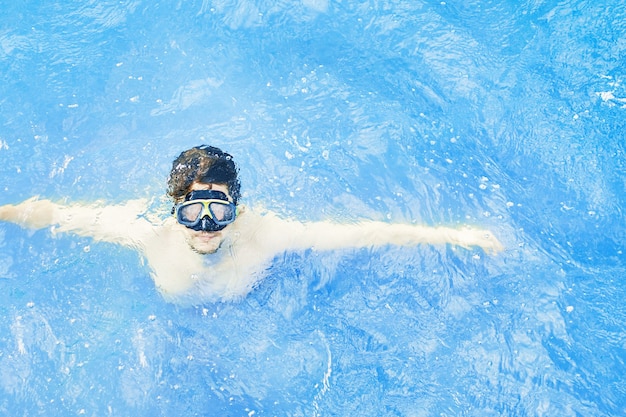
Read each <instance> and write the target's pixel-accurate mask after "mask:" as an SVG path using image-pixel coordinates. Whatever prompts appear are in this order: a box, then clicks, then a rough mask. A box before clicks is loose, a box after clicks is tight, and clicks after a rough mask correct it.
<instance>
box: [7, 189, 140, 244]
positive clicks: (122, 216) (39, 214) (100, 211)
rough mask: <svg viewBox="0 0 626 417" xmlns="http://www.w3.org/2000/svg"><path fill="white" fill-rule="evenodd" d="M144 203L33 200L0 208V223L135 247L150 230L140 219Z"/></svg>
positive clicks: (34, 198) (132, 201) (134, 201)
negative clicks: (51, 230)
mask: <svg viewBox="0 0 626 417" xmlns="http://www.w3.org/2000/svg"><path fill="white" fill-rule="evenodd" d="M146 204H147V202H146V201H145V200H131V201H128V202H126V203H124V204H120V205H104V204H102V203H96V204H71V205H64V204H58V203H54V202H52V201H50V200H45V199H43V200H39V199H38V198H36V197H33V198H30V199H28V200H26V201H23V202H22V203H19V204H16V205H11V204H8V205H5V206H0V220H3V221H7V222H11V223H15V224H18V225H20V226H22V227H26V228H30V229H42V228H45V227H53V230H54V231H55V232H69V233H74V234H76V235H79V236H86V237H91V238H93V239H95V240H101V241H106V242H112V243H118V244H121V245H125V246H136V245H137V242H138V241H140V240H141V239H142V237H143V236H145V235H146V234H147V233H150V230H151V224H150V223H149V222H148V221H147V220H146V219H144V218H143V217H141V214H142V213H143V212H144V211H145V207H146Z"/></svg>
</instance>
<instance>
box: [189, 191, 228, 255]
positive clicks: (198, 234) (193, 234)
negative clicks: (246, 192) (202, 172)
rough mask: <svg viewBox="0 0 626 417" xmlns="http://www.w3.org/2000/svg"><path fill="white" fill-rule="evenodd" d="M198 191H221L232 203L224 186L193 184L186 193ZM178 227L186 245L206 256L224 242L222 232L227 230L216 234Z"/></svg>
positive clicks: (223, 230)
mask: <svg viewBox="0 0 626 417" xmlns="http://www.w3.org/2000/svg"><path fill="white" fill-rule="evenodd" d="M198 190H216V191H221V192H223V193H224V194H226V196H227V197H228V199H229V200H230V201H232V198H231V196H230V194H229V193H228V187H227V186H226V185H225V184H205V183H200V182H194V183H193V184H192V185H191V187H190V188H189V190H188V192H191V191H198ZM180 226H181V227H183V228H184V229H185V233H186V235H187V236H186V237H187V243H188V244H189V246H190V247H191V249H193V250H194V251H195V252H197V253H199V254H201V255H206V254H210V253H214V252H215V251H217V250H218V249H219V247H220V245H221V244H222V242H223V241H224V238H225V237H226V236H225V233H224V232H225V231H226V229H227V228H228V226H226V229H222V230H220V231H217V232H205V231H203V230H193V229H189V228H187V227H185V226H183V225H180Z"/></svg>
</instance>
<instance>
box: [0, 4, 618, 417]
mask: <svg viewBox="0 0 626 417" xmlns="http://www.w3.org/2000/svg"><path fill="white" fill-rule="evenodd" d="M625 57H626V3H625V2H624V1H621V0H619V1H618V0H612V1H611V0H593V1H591V0H558V1H556V0H520V1H512V0H491V1H487V0H446V1H432V0H412V1H401V0H398V1H386V0H369V1H366V0H362V1H357V0H355V1H352V0H348V1H346V0H299V1H296V0H294V1H286V0H274V1H265V0H202V1H201V0H188V1H179V0H151V1H148V0H98V1H96V0H68V1H59V2H54V1H42V0H11V1H9V0H0V76H1V79H2V82H1V83H0V161H1V164H0V190H2V193H1V194H0V204H9V203H17V202H20V201H22V200H24V199H27V198H29V197H31V196H34V195H39V196H42V197H45V198H50V199H52V200H54V201H61V202H68V203H70V202H86V201H95V200H101V201H104V202H107V203H118V202H121V201H125V200H127V199H132V198H139V197H142V198H150V199H152V200H151V203H150V204H151V209H153V210H154V211H155V212H157V213H167V210H168V209H169V208H170V206H169V203H168V202H167V199H166V198H165V195H164V194H165V181H166V178H167V174H168V172H169V169H170V167H171V161H172V159H173V158H174V157H176V156H177V155H178V154H179V153H180V152H181V151H182V150H184V149H187V148H189V147H191V146H195V145H199V144H202V143H206V144H211V145H214V146H219V147H222V148H223V149H225V150H227V151H228V152H230V153H231V154H233V155H234V156H235V157H236V160H237V162H238V164H239V165H240V168H241V180H242V184H243V191H244V194H243V202H244V203H245V204H248V205H254V206H257V205H260V206H263V207H266V208H268V209H272V210H274V211H276V212H278V213H279V214H280V215H281V216H283V217H287V218H297V219H300V220H324V219H333V220H337V221H352V220H355V219H358V218H368V219H375V220H382V221H387V222H404V223H411V222H413V223H423V224H428V225H448V226H461V225H463V224H469V225H475V226H479V227H484V228H488V229H490V230H492V231H493V232H494V233H495V234H496V235H497V236H498V237H499V238H500V240H501V241H502V242H503V244H504V245H505V246H506V250H505V251H504V252H503V253H501V254H499V255H498V256H488V255H487V254H485V253H483V252H481V251H480V250H479V249H472V250H466V249H462V248H456V247H451V246H420V247H412V248H402V247H383V248H378V249H371V248H363V249H356V250H352V249H346V250H339V251H334V252H328V253H323V252H312V251H307V252H296V253H286V254H284V255H281V256H279V257H278V258H277V259H275V260H274V262H273V265H272V266H271V268H270V270H269V272H268V276H267V278H266V279H265V280H263V281H262V282H261V283H260V284H259V285H258V287H257V288H256V289H255V290H254V291H253V292H252V293H251V294H250V295H249V296H247V297H246V298H245V299H243V300H242V301H240V302H229V303H205V304H202V305H198V306H194V307H182V306H177V305H174V304H170V303H167V302H166V301H164V300H163V299H162V298H161V296H160V295H159V293H158V292H157V290H156V289H155V287H154V284H153V282H152V280H151V279H150V276H149V271H148V269H147V266H146V265H145V263H144V261H143V260H142V259H141V257H140V256H139V255H138V254H137V253H135V252H133V251H131V250H129V249H124V248H120V247H118V246H115V245H112V244H108V243H96V242H93V241H92V240H90V239H88V238H83V237H77V236H72V235H63V234H54V233H52V232H51V231H50V230H48V229H46V230H39V231H32V230H25V229H22V228H20V227H18V226H16V225H12V224H8V223H1V224H0V415H3V416H40V415H41V416H73V415H78V416H82V415H84V416H133V417H137V416H249V417H251V416H254V417H258V416H415V417H422V416H480V417H488V416H622V415H626V378H625V375H626V331H625V329H626V307H625V304H624V300H625V299H626V283H625V279H626V263H625V255H624V251H625V250H626V225H625V221H624V210H625V208H626V163H625V152H626V145H625V144H626V138H625V137H624V132H625V131H626V129H625V128H626V126H625V124H626V123H625V120H626V86H625V84H624V83H625V82H626V58H625ZM164 256H167V255H166V254H165V255H164Z"/></svg>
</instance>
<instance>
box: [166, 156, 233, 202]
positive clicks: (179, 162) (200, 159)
mask: <svg viewBox="0 0 626 417" xmlns="http://www.w3.org/2000/svg"><path fill="white" fill-rule="evenodd" d="M237 173H238V169H237V166H236V165H235V161H234V160H233V157H232V156H231V155H230V154H228V153H226V152H223V151H222V150H221V149H219V148H216V147H214V146H207V145H201V146H196V147H194V148H191V149H188V150H186V151H184V152H182V153H181V154H180V155H179V156H178V158H176V159H175V160H174V162H173V163H172V171H171V172H170V175H169V177H168V179H167V194H168V195H169V196H170V197H172V198H173V199H174V200H178V199H180V198H183V197H184V196H185V195H187V193H189V188H190V187H191V184H193V183H194V182H201V183H206V184H208V183H213V184H226V186H227V187H228V192H229V193H230V196H231V197H232V198H233V202H234V203H235V204H237V201H238V200H239V197H240V196H241V194H240V193H241V190H240V189H241V184H240V183H239V179H238V178H237Z"/></svg>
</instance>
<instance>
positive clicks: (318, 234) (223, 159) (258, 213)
mask: <svg viewBox="0 0 626 417" xmlns="http://www.w3.org/2000/svg"><path fill="white" fill-rule="evenodd" d="M168 193H169V195H170V196H171V197H172V198H173V200H174V203H175V206H174V209H173V214H174V216H172V217H169V218H167V219H165V220H148V217H149V216H146V207H147V206H148V201H147V200H143V199H138V200H130V201H127V202H126V203H124V204H119V205H106V204H103V203H94V204H58V203H55V202H52V201H50V200H47V199H38V198H31V199H28V200H26V201H24V202H22V203H19V204H16V205H5V206H0V220H3V221H6V222H11V223H15V224H18V225H20V226H22V227H26V228H30V229H42V228H46V227H51V230H52V232H53V233H61V232H63V233H73V234H76V235H79V236H86V237H91V238H93V239H94V240H96V241H103V242H111V243H116V244H119V245H122V246H125V247H129V248H133V249H135V250H137V251H138V252H140V254H141V255H142V256H143V257H144V258H145V259H146V260H147V264H148V266H149V268H150V271H151V276H152V278H153V279H154V282H155V285H156V287H157V288H158V290H159V291H160V292H161V293H162V294H163V296H164V297H165V298H166V299H168V300H170V301H173V302H177V300H183V299H185V298H186V297H188V296H192V298H193V299H195V300H196V301H198V300H202V301H218V300H233V299H238V298H241V297H244V296H245V295H246V294H248V293H249V292H250V291H251V290H252V288H253V287H254V285H255V284H257V283H258V281H259V280H260V279H262V278H263V274H264V271H265V270H266V269H267V267H268V266H269V264H270V263H271V261H272V259H273V258H274V257H275V256H276V255H279V254H281V253H284V252H287V251H301V250H306V249H314V250H319V251H330V250H334V249H340V248H361V247H380V246H384V245H401V246H417V245H420V244H428V245H444V244H451V245H457V246H460V247H463V248H471V247H480V248H482V249H483V250H484V251H485V252H487V253H490V254H495V253H497V252H499V251H501V250H502V249H503V247H502V245H501V243H500V242H499V241H498V239H497V238H496V237H495V236H494V234H493V233H491V232H490V231H488V230H484V229H477V228H469V227H461V228H448V227H429V226H421V225H411V224H398V223H396V224H390V223H385V222H378V221H370V220H362V221H359V222H355V223H350V224H341V223H333V222H330V221H320V222H299V221H295V220H287V219H282V218H280V217H279V216H277V215H276V214H274V213H272V212H269V211H266V210H255V209H251V208H248V207H245V206H243V205H238V197H239V182H238V180H237V170H236V168H235V165H234V162H233V161H232V157H231V156H230V155H228V154H227V153H225V152H222V151H221V150H219V149H218V148H214V147H207V146H200V147H196V148H192V149H190V150H188V151H185V152H183V153H182V154H181V155H180V156H179V157H178V158H177V159H176V160H175V161H174V165H173V168H172V173H171V174H170V177H169V189H168ZM198 195H200V196H201V198H198V197H197V196H198ZM207 196H209V197H207ZM224 213H226V214H224Z"/></svg>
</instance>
